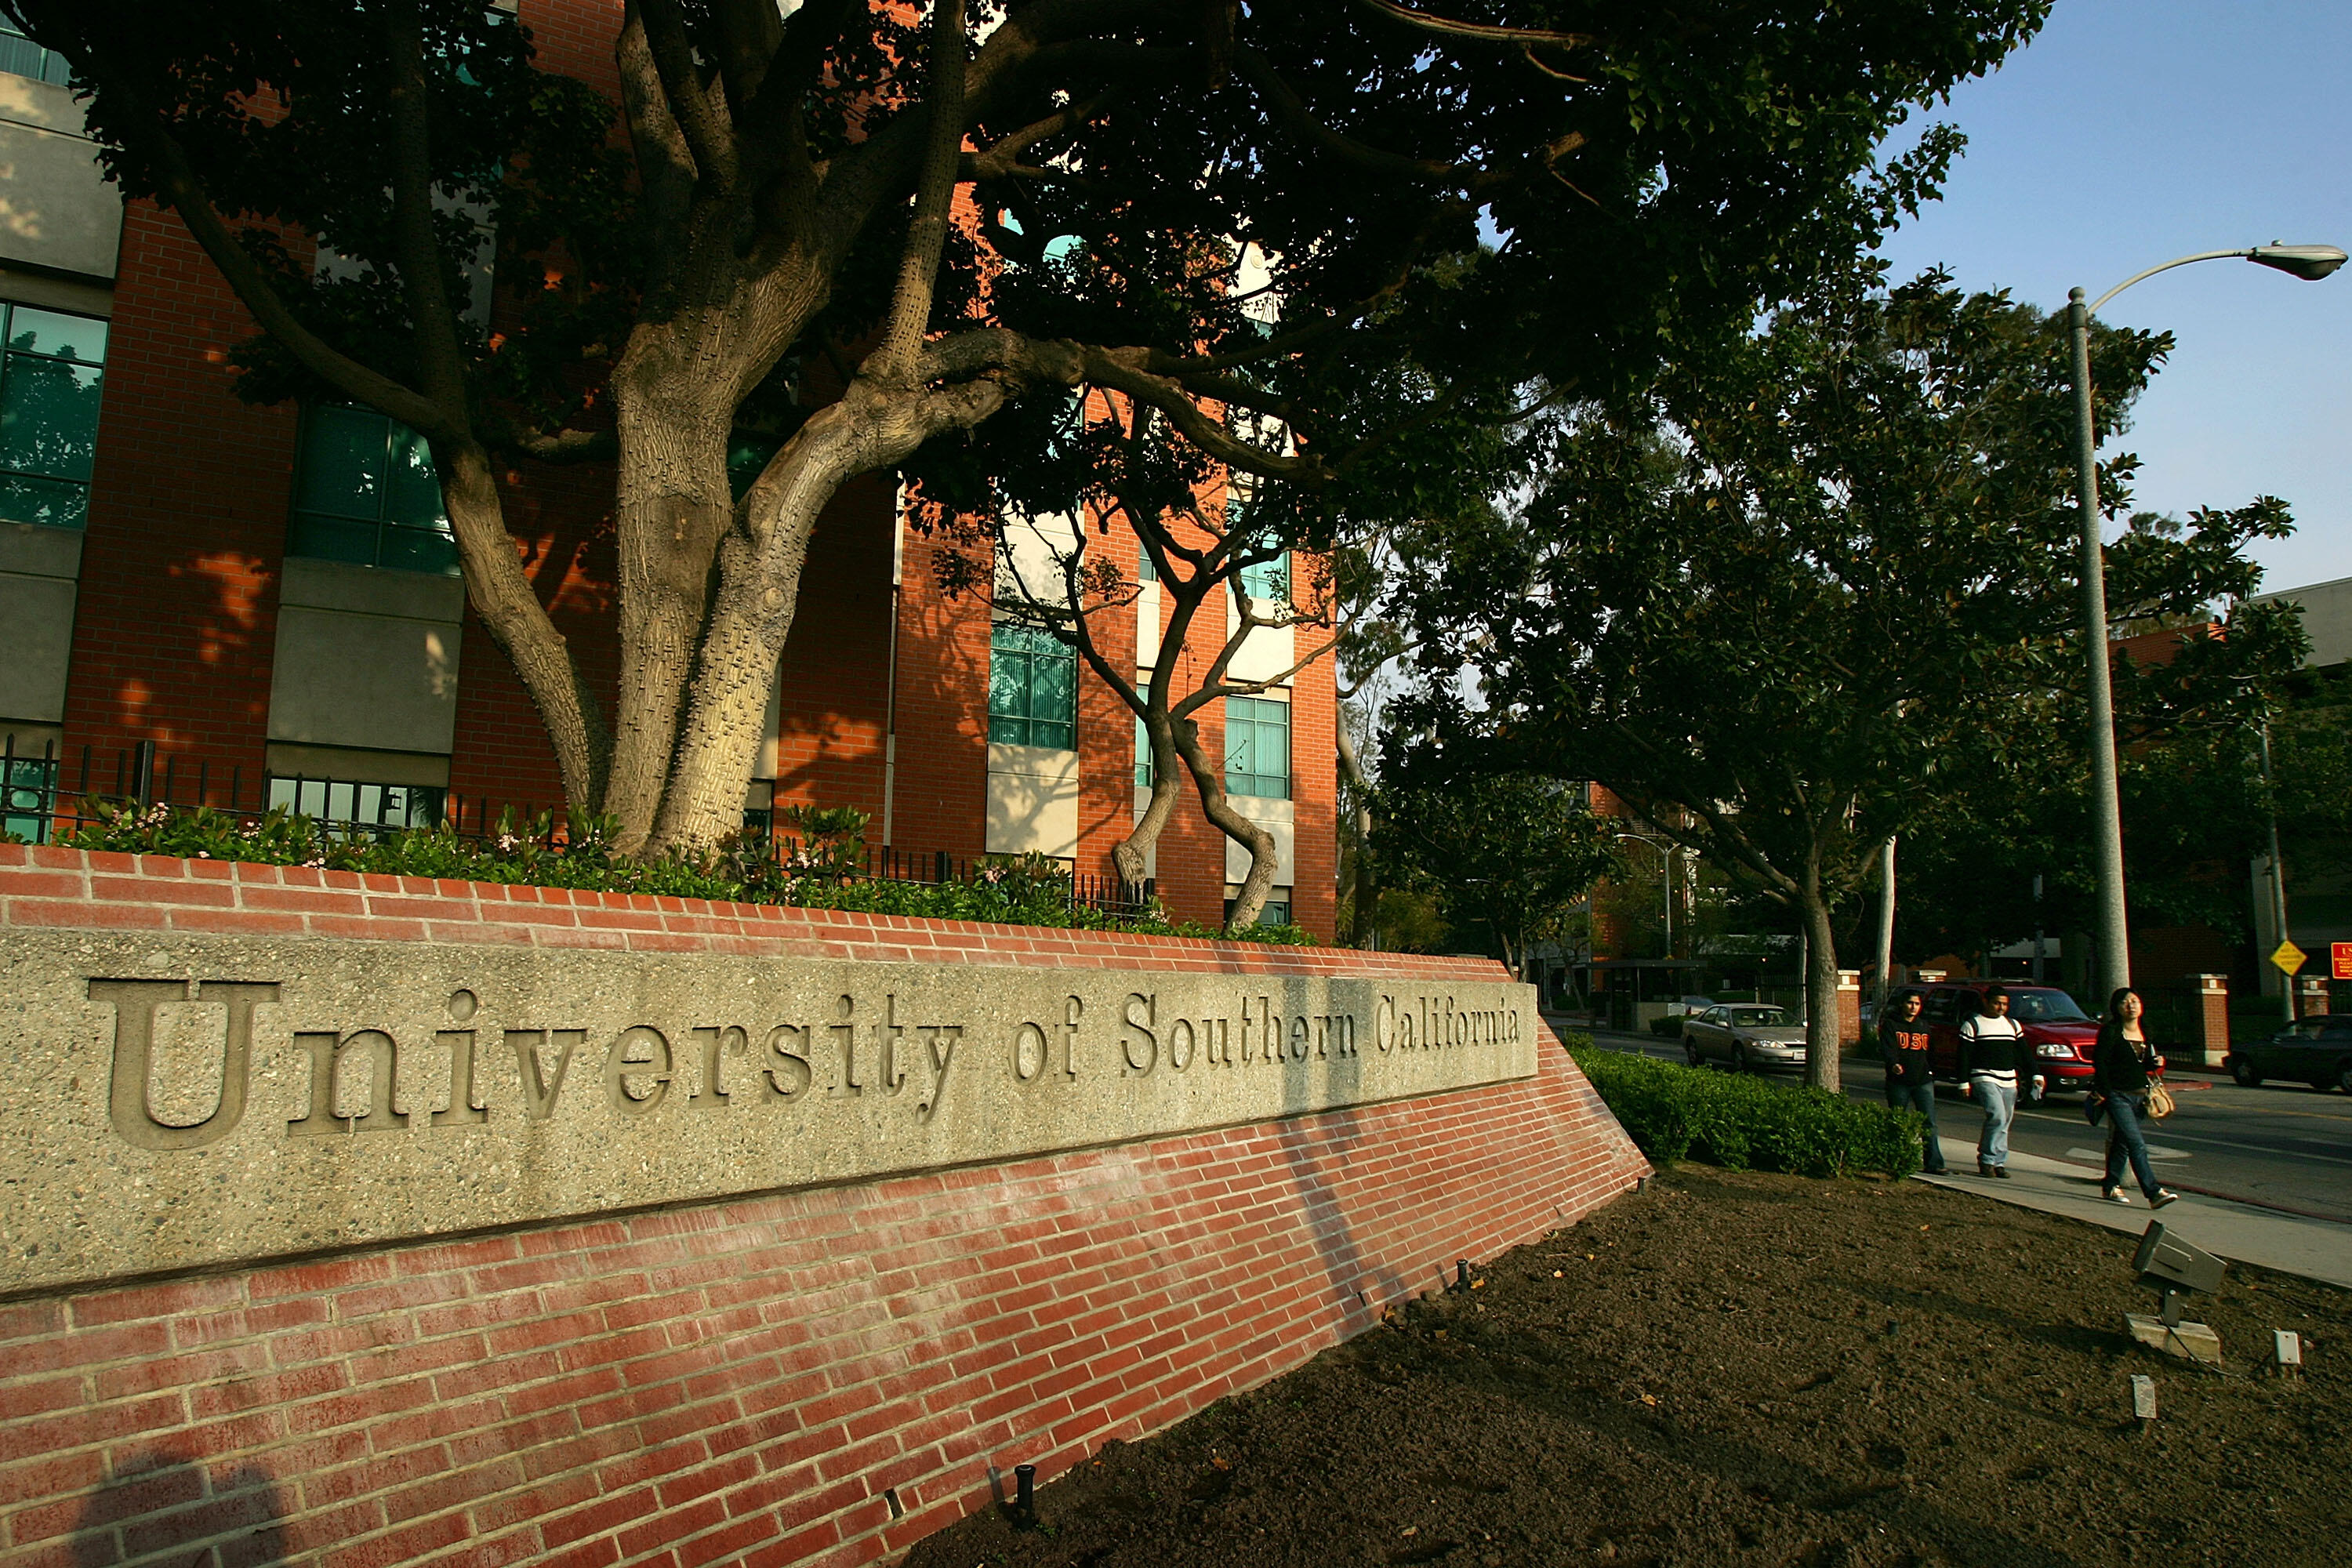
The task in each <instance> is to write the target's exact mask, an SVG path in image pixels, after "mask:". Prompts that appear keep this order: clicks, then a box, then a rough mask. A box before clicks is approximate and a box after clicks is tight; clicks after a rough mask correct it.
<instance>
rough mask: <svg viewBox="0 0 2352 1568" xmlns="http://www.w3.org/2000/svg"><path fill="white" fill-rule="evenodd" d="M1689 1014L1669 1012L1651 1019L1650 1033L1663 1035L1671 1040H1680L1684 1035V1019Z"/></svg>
mask: <svg viewBox="0 0 2352 1568" xmlns="http://www.w3.org/2000/svg"><path fill="white" fill-rule="evenodd" d="M1688 1016H1689V1015H1688V1014H1686V1013H1667V1014H1664V1015H1662V1016H1659V1017H1655V1018H1653V1019H1651V1020H1650V1033H1652V1034H1654V1035H1663V1036H1664V1037H1666V1038H1667V1039H1669V1040H1679V1039H1681V1038H1682V1037H1683V1020H1684V1019H1685V1018H1686V1017H1688Z"/></svg>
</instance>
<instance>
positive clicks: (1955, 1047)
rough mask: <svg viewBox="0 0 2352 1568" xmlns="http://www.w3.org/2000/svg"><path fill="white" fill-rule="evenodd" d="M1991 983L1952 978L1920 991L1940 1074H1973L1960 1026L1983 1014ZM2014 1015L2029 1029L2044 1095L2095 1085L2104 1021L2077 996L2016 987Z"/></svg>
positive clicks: (1931, 1054)
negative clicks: (1965, 1061)
mask: <svg viewBox="0 0 2352 1568" xmlns="http://www.w3.org/2000/svg"><path fill="white" fill-rule="evenodd" d="M1990 984H1993V982H1992V981H1990V980H1946V981H1940V982H1938V983H1937V984H1932V985H1922V986H1918V987H1916V990H1918V991H1920V992H1922V993H1923V994H1925V996H1926V998H1927V1000H1926V1004H1925V1005H1924V1006H1922V1007H1921V1009H1920V1013H1919V1016H1920V1017H1921V1018H1922V1019H1924V1020H1925V1021H1926V1022H1927V1061H1928V1065H1929V1067H1930V1068H1933V1070H1934V1072H1935V1074H1936V1076H1937V1078H1939V1079H1943V1080H1944V1081H1945V1082H1947V1083H1958V1082H1959V1081H1960V1080H1961V1079H1963V1078H1965V1077H1966V1076H1967V1075H1966V1074H1965V1073H1964V1072H1963V1071H1962V1070H1961V1064H1960V1025H1961V1024H1962V1023H1963V1022H1964V1021H1966V1020H1968V1019H1969V1018H1973V1017H1975V1016H1977V1013H1978V1011H1979V1005H1980V1004H1981V1003H1982V1001H1983V999H1984V989H1985V987H1986V986H1988V985H1990ZM2001 987H2002V989H2003V990H2005V991H2007V992H2008V993H2009V1016H2011V1017H2012V1018H2014V1019H2016V1020H2017V1021H2018V1022H2019V1023H2021V1024H2022V1025H2024V1026H2025V1041H2026V1044H2028V1045H2030V1046H2032V1047H2033V1056H2034V1068H2033V1070H2034V1071H2035V1072H2037V1073H2039V1074H2040V1075H2041V1076H2042V1091H2043V1092H2044V1093H2071V1092H2074V1091H2078V1090H2082V1089H2088V1088H2090V1087H2091V1047H2093V1046H2094V1045H2095V1044H2096V1043H2097V1041H2098V1038H2099V1025H2098V1020H2096V1019H2095V1018H2093V1017H2092V1016H2090V1015H2089V1014H2087V1013H2085V1012H2084V1011H2083V1009H2082V1007H2081V1006H2080V1005H2077V1004H2076V1003H2075V1001H2074V998H2073V997H2072V996H2069V995H2068V994H2066V993H2064V992H2063V991H2061V990H2059V989H2058V988H2057V987H2056V986H2054V985H2011V984H2008V983H2007V982H2005V981H2004V982H2001Z"/></svg>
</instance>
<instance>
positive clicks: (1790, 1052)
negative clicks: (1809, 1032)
mask: <svg viewBox="0 0 2352 1568" xmlns="http://www.w3.org/2000/svg"><path fill="white" fill-rule="evenodd" d="M1683 1054H1684V1055H1685V1056H1686V1057H1688V1058H1690V1065H1691V1066H1693V1067H1700V1066H1703V1065H1705V1064H1706V1063H1707V1062H1711V1061H1712V1062H1727V1063H1728V1064H1730V1066H1731V1068H1732V1070H1733V1071H1735V1072H1802V1071H1804V1070H1805V1026H1804V1025H1803V1024H1801V1023H1793V1022H1791V1021H1790V1017H1789V1012H1788V1009H1787V1008H1785V1007H1775V1006H1772V1005H1769V1003H1762V1002H1725V1003H1719V1004H1717V1005H1715V1006H1713V1007H1709V1008H1708V1009H1706V1011H1705V1012H1704V1013H1696V1014H1693V1015H1692V1016H1690V1018H1688V1019H1687V1020H1686V1021H1685V1023H1684V1024H1683Z"/></svg>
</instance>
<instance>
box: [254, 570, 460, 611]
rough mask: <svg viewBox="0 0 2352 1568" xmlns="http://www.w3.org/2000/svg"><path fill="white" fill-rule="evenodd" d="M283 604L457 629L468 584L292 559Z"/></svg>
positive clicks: (282, 582)
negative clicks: (423, 622) (399, 619)
mask: <svg viewBox="0 0 2352 1568" xmlns="http://www.w3.org/2000/svg"><path fill="white" fill-rule="evenodd" d="M278 603H279V604H281V605H302V606H304V607H305V608H307V609H313V610H345V611H348V612H350V613H351V614H352V615H355V616H399V617H401V618H402V619H404V620H411V621H447V622H449V623H450V624H452V625H455V624H456V623H457V620H458V618H459V617H460V616H464V615H465V613H466V584H465V582H464V580H463V579H461V578H457V577H444V576H441V575H439V574H436V573H431V572H385V571H382V570H380V569H378V568H376V567H373V566H354V565H352V563H349V562H347V561H311V560H308V559H305V558H304V557H302V556H299V555H289V556H288V557H287V558H286V562H285V565H284V567H283V569H282V571H281V573H280V574H279V576H278Z"/></svg>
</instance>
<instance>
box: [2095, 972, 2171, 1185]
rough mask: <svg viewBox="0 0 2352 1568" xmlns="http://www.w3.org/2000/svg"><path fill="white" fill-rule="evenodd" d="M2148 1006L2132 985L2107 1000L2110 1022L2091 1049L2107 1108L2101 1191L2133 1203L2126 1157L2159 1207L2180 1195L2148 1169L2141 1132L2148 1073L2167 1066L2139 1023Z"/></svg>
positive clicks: (2097, 1082)
mask: <svg viewBox="0 0 2352 1568" xmlns="http://www.w3.org/2000/svg"><path fill="white" fill-rule="evenodd" d="M2146 1011H2147V1005H2146V1004H2145V1003H2143V1002H2141V1000H2140V998H2139V993H2138V992H2137V991H2135V990H2133V989H2132V988H2131V987H2130V986H2128V985H2126V986H2124V987H2122V988H2120V989H2119V990H2117V991H2116V994H2114V995H2113V996H2110V997H2109V998H2107V1016H2106V1020H2105V1022H2104V1023H2102V1024H2101V1025H2100V1026H2099V1041H2098V1044H2097V1045H2095V1046H2094V1047H2091V1092H2092V1093H2093V1094H2095V1095H2097V1096H2098V1097H2099V1098H2100V1100H2102V1101H2103V1102H2104V1103H2105V1106H2106V1111H2105V1114H2106V1118H2107V1173H2106V1180H2105V1181H2104V1182H2103V1183H2101V1184H2100V1187H2099V1195H2100V1196H2101V1197H2103V1198H2105V1199H2106V1200H2107V1201H2108V1202H2109V1203H2111V1204H2128V1203H2130V1202H2131V1194H2128V1193H2126V1192H2125V1191H2124V1161H2125V1160H2126V1158H2128V1159H2129V1160H2130V1161H2131V1168H2132V1174H2133V1175H2134V1176H2135V1177H2137V1179H2138V1182H2139V1190H2140V1191H2141V1193H2143V1194H2146V1195H2147V1206H2148V1207H2150V1208H2153V1209H2160V1208H2162V1207H2163V1206H2164V1205H2167V1204H2168V1203H2170V1202H2172V1201H2173V1199H2174V1197H2175V1196H2177V1195H2178V1194H2173V1193H2170V1192H2168V1191H2166V1190H2165V1189H2164V1188H2163V1187H2160V1186H2158V1185H2157V1182H2156V1173H2155V1172H2154V1171H2153V1170H2151V1169H2149V1168H2148V1163H2147V1137H2146V1136H2145V1135H2144V1134H2143V1133H2142V1132H2141V1131H2140V1125H2139V1124H2140V1119H2141V1117H2142V1116H2144V1115H2145V1114H2146V1113H2147V1084H2148V1075H2149V1074H2150V1073H2156V1072H2162V1071H2163V1070H2164V1058H2162V1057H2160V1056H2158V1055H2157V1054H2156V1052H2155V1050H2154V1049H2153V1048H2152V1047H2150V1046H2149V1045H2148V1043H2147V1033H2146V1031H2144V1030H2143V1029H2142V1028H2141V1027H2140V1016H2141V1015H2142V1014H2143V1013H2145V1012H2146Z"/></svg>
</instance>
